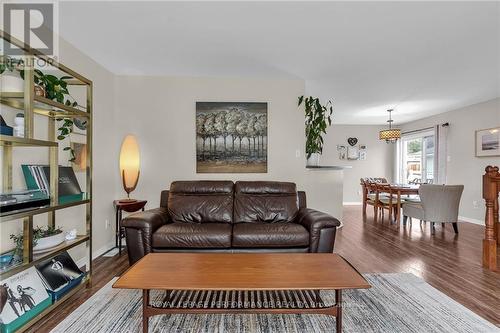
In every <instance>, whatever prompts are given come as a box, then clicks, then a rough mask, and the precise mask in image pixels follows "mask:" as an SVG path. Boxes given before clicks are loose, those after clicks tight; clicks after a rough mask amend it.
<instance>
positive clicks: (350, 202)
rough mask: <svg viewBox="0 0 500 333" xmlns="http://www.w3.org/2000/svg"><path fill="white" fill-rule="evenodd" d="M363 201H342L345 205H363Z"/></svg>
mask: <svg viewBox="0 0 500 333" xmlns="http://www.w3.org/2000/svg"><path fill="white" fill-rule="evenodd" d="M361 204H362V202H357V201H345V202H343V203H342V205H344V206H361Z"/></svg>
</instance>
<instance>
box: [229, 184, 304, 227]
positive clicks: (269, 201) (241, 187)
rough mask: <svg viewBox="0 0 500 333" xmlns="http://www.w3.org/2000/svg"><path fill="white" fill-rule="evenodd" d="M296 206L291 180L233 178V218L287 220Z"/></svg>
mask: <svg viewBox="0 0 500 333" xmlns="http://www.w3.org/2000/svg"><path fill="white" fill-rule="evenodd" d="M298 210H299V204H298V196H297V188H296V186H295V184H294V183H285V182H267V181H251V182H242V181H239V182H236V184H235V195H234V217H233V218H234V222H235V223H241V222H290V221H293V220H294V219H295V216H296V215H297V212H298Z"/></svg>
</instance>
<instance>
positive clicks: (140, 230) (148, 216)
mask: <svg viewBox="0 0 500 333" xmlns="http://www.w3.org/2000/svg"><path fill="white" fill-rule="evenodd" d="M166 223H169V217H168V211H167V209H166V208H161V207H160V208H155V209H150V210H147V211H144V212H139V213H134V214H131V215H129V216H127V217H126V218H124V219H123V220H122V222H121V226H122V227H124V228H125V238H126V240H127V249H128V258H129V262H130V264H131V265H132V264H133V263H135V262H136V261H138V260H139V259H141V258H142V257H144V256H145V255H146V254H148V253H150V252H151V246H152V239H153V233H154V232H155V231H156V230H157V229H158V228H159V227H161V226H162V225H164V224H166Z"/></svg>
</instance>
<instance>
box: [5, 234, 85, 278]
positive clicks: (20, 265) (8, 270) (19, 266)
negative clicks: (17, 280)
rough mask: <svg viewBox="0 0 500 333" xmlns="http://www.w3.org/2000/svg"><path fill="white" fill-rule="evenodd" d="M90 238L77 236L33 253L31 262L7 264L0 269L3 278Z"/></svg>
mask: <svg viewBox="0 0 500 333" xmlns="http://www.w3.org/2000/svg"><path fill="white" fill-rule="evenodd" d="M89 239H90V236H88V235H79V236H76V238H75V239H73V240H70V241H65V242H64V243H62V244H60V245H58V246H56V247H54V248H52V249H51V250H50V251H47V252H44V253H40V254H33V261H31V262H19V263H14V264H12V265H11V266H7V267H5V268H3V269H2V270H1V271H0V275H1V279H2V280H3V279H6V278H8V277H9V276H12V275H14V274H16V273H19V272H21V271H23V270H25V269H27V268H29V267H31V266H34V265H37V264H39V263H41V262H43V261H45V260H47V259H49V258H51V257H54V256H56V255H58V254H59V253H62V252H64V251H67V250H69V249H71V248H73V247H75V246H77V245H80V244H82V243H85V242H87V241H88V240H89Z"/></svg>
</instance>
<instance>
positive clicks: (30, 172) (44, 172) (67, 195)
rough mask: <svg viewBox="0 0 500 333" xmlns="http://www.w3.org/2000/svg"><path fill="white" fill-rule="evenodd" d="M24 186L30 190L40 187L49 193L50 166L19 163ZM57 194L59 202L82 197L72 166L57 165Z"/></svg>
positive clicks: (76, 199) (71, 200) (77, 199)
mask: <svg viewBox="0 0 500 333" xmlns="http://www.w3.org/2000/svg"><path fill="white" fill-rule="evenodd" d="M21 168H22V170H23V175H24V180H25V181H26V187H27V188H28V189H30V190H32V189H40V190H42V191H44V192H46V193H47V194H49V193H50V167H49V166H48V165H28V164H23V165H21ZM58 181H59V184H58V195H59V204H64V203H68V202H73V201H79V200H82V199H83V197H84V196H83V193H82V190H81V188H80V185H79V184H78V179H77V178H76V175H75V172H74V171H73V168H72V167H69V166H59V179H58Z"/></svg>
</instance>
